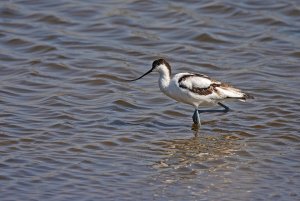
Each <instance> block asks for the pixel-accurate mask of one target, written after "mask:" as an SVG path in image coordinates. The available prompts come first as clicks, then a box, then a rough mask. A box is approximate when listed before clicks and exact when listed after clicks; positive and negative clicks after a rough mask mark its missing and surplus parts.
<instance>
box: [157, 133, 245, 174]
mask: <svg viewBox="0 0 300 201" xmlns="http://www.w3.org/2000/svg"><path fill="white" fill-rule="evenodd" d="M237 140H239V138H238V137H236V136H230V135H222V136H219V137H213V136H205V135H203V134H201V135H200V136H195V137H192V138H190V139H175V140H170V141H162V142H160V145H161V146H162V147H163V149H164V150H166V151H167V157H165V158H164V159H162V160H161V161H158V162H157V163H156V164H155V165H154V166H153V167H154V168H175V169H177V168H188V169H190V170H195V169H197V168H200V169H203V168H204V169H210V168H217V167H218V166H220V165H221V166H222V164H224V163H225V162H224V158H225V157H227V156H230V155H233V154H234V152H235V151H236V150H238V147H239V144H238V141H237Z"/></svg>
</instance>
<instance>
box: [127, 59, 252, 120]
mask: <svg viewBox="0 0 300 201" xmlns="http://www.w3.org/2000/svg"><path fill="white" fill-rule="evenodd" d="M152 71H156V72H159V79H158V84H159V88H160V90H161V91H162V92H163V93H164V94H166V95H167V96H169V97H170V98H172V99H175V100H176V101H178V102H182V103H186V104H190V105H193V106H194V107H195V113H194V115H193V120H194V123H196V124H200V117H199V114H198V107H199V106H213V105H216V104H219V105H221V106H223V107H224V108H225V109H228V108H227V107H226V106H225V105H223V104H222V103H220V102H224V101H226V100H230V99H239V100H241V101H245V100H246V99H248V98H253V97H252V96H250V95H248V94H246V93H243V92H242V91H241V90H240V89H237V88H234V87H232V86H230V85H228V84H226V83H221V82H219V81H216V80H213V79H211V78H209V77H208V76H206V75H203V74H194V73H178V74H176V75H174V76H173V77H171V66H170V65H169V63H168V62H167V61H165V60H164V59H158V60H155V61H154V62H153V64H152V68H151V69H150V70H149V71H148V72H147V73H145V74H144V75H142V76H141V77H139V78H137V79H134V80H131V81H135V80H138V79H140V78H142V77H144V76H145V75H147V74H149V73H151V72H152Z"/></svg>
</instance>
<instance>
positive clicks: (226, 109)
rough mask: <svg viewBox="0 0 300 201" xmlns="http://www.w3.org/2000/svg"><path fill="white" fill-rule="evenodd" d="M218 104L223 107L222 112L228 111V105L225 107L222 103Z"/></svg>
mask: <svg viewBox="0 0 300 201" xmlns="http://www.w3.org/2000/svg"><path fill="white" fill-rule="evenodd" d="M218 105H220V106H222V107H223V108H224V110H223V112H225V113H226V112H228V111H229V107H227V106H226V105H224V104H223V103H220V102H218Z"/></svg>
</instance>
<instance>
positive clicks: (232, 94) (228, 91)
mask: <svg viewBox="0 0 300 201" xmlns="http://www.w3.org/2000/svg"><path fill="white" fill-rule="evenodd" d="M218 91H219V92H221V93H222V94H223V95H224V96H225V97H226V98H230V99H231V98H232V99H238V100H240V101H243V102H245V101H246V99H254V96H252V95H250V94H248V93H244V92H242V91H241V90H239V89H236V88H234V87H231V86H226V87H222V86H221V87H219V90H218Z"/></svg>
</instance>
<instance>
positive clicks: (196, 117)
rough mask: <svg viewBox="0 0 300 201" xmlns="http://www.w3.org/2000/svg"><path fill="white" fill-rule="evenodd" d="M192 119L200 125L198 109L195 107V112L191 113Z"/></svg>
mask: <svg viewBox="0 0 300 201" xmlns="http://www.w3.org/2000/svg"><path fill="white" fill-rule="evenodd" d="M193 121H194V123H195V124H197V125H199V126H200V125H201V121H200V115H199V113H198V109H195V112H194V114H193Z"/></svg>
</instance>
